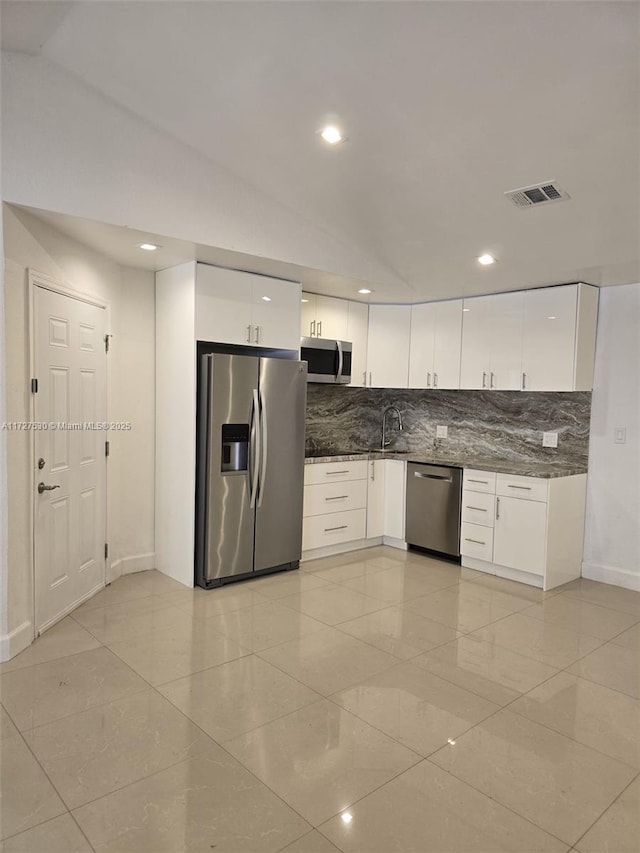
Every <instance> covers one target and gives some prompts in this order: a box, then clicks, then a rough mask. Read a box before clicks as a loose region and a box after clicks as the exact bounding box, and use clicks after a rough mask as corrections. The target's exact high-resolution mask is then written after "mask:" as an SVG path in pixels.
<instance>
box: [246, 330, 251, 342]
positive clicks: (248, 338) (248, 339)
mask: <svg viewBox="0 0 640 853" xmlns="http://www.w3.org/2000/svg"><path fill="white" fill-rule="evenodd" d="M247 343H248V344H250V343H251V326H247Z"/></svg>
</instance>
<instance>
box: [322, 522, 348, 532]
mask: <svg viewBox="0 0 640 853" xmlns="http://www.w3.org/2000/svg"><path fill="white" fill-rule="evenodd" d="M347 526H348V525H346V524H341V525H340V526H339V527H325V529H324V532H325V533H331V531H332V530H346V529H347Z"/></svg>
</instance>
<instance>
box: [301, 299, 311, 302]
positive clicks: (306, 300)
mask: <svg viewBox="0 0 640 853" xmlns="http://www.w3.org/2000/svg"><path fill="white" fill-rule="evenodd" d="M308 301H309V300H308V299H301V300H300V302H308Z"/></svg>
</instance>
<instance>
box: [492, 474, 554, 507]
mask: <svg viewBox="0 0 640 853" xmlns="http://www.w3.org/2000/svg"><path fill="white" fill-rule="evenodd" d="M496 494H497V495H504V496H507V495H508V496H509V497H512V498H524V499H525V500H529V501H546V500H548V497H549V480H546V479H544V478H541V477H521V476H520V475H518V474H498V477H497V480H496Z"/></svg>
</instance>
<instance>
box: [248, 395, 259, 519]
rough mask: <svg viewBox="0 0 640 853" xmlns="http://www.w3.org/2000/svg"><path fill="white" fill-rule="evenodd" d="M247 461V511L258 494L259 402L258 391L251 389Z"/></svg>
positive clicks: (253, 507) (254, 503)
mask: <svg viewBox="0 0 640 853" xmlns="http://www.w3.org/2000/svg"><path fill="white" fill-rule="evenodd" d="M250 457H251V458H250V460H249V489H250V494H249V509H255V506H256V496H257V493H258V471H259V466H260V401H259V399H258V389H257V388H254V389H253V406H252V409H251V444H250Z"/></svg>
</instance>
